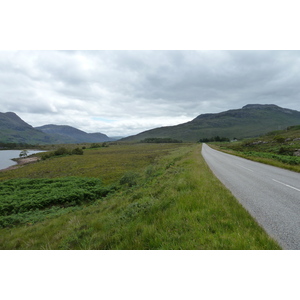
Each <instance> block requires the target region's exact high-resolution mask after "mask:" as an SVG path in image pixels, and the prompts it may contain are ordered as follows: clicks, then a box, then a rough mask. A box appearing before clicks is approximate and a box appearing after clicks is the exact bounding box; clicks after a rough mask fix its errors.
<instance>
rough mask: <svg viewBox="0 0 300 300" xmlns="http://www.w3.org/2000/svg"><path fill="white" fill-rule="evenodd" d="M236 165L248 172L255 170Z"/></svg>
mask: <svg viewBox="0 0 300 300" xmlns="http://www.w3.org/2000/svg"><path fill="white" fill-rule="evenodd" d="M236 165H237V166H239V167H241V168H243V169H245V170H248V171H250V172H254V171H253V170H251V169H248V168H245V167H243V166H241V165H239V164H236Z"/></svg>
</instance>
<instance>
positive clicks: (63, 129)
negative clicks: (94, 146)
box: [35, 124, 111, 143]
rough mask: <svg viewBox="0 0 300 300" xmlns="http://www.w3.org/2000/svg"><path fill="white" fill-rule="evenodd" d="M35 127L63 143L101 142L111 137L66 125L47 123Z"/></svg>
mask: <svg viewBox="0 0 300 300" xmlns="http://www.w3.org/2000/svg"><path fill="white" fill-rule="evenodd" d="M35 128H36V129H37V130H40V131H42V132H44V133H46V134H49V135H51V136H53V138H56V139H57V140H60V141H63V142H64V143H101V142H107V141H111V139H110V138H109V137H108V136H107V135H105V134H103V133H86V132H84V131H82V130H79V129H76V128H74V127H71V126H66V125H53V124H49V125H44V126H40V127H35Z"/></svg>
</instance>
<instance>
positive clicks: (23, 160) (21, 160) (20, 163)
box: [0, 156, 41, 172]
mask: <svg viewBox="0 0 300 300" xmlns="http://www.w3.org/2000/svg"><path fill="white" fill-rule="evenodd" d="M12 160H13V161H15V162H16V163H17V165H13V166H10V167H8V168H5V169H1V170H0V172H5V171H10V170H15V169H18V168H20V167H22V166H24V165H28V164H32V163H35V162H38V161H40V160H41V158H40V157H37V156H33V157H26V158H14V159H12Z"/></svg>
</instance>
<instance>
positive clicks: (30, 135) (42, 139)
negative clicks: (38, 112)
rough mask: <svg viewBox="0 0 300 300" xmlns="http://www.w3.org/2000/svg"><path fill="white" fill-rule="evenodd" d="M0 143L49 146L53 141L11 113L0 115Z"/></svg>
mask: <svg viewBox="0 0 300 300" xmlns="http://www.w3.org/2000/svg"><path fill="white" fill-rule="evenodd" d="M0 142H4V143H26V144H49V143H54V142H55V140H54V139H53V138H52V137H51V136H49V135H47V134H45V133H43V132H41V131H39V130H37V129H34V128H33V127H32V126H30V125H29V124H27V123H26V122H24V121H23V120H22V119H21V118H20V117H19V116H18V115H16V114H15V113H13V112H7V113H0Z"/></svg>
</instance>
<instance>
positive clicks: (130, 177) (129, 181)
mask: <svg viewBox="0 0 300 300" xmlns="http://www.w3.org/2000/svg"><path fill="white" fill-rule="evenodd" d="M139 177H140V175H139V174H138V173H135V172H127V173H126V174H125V175H124V176H123V177H122V178H121V179H120V184H121V185H127V186H128V187H133V186H134V185H137V183H138V179H139Z"/></svg>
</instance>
